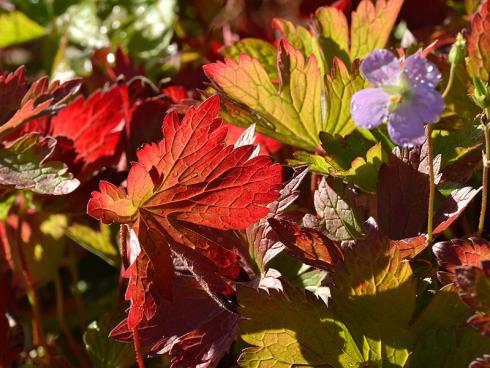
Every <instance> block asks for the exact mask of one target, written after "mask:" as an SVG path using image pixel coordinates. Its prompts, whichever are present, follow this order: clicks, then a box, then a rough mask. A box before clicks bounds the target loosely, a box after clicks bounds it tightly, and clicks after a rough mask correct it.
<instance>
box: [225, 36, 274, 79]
mask: <svg viewBox="0 0 490 368" xmlns="http://www.w3.org/2000/svg"><path fill="white" fill-rule="evenodd" d="M240 54H247V55H248V56H250V57H252V58H255V59H257V60H258V61H259V62H260V64H261V65H262V66H263V67H264V69H265V71H266V72H267V74H268V75H269V77H270V78H271V80H276V79H277V78H278V75H277V50H276V48H275V47H274V46H272V45H271V44H270V43H269V42H267V41H264V40H261V39H258V38H244V39H242V40H240V41H238V42H235V43H234V44H233V45H232V46H229V47H227V48H225V49H224V50H223V55H224V56H228V57H231V58H232V59H233V60H235V61H238V60H239V58H240Z"/></svg>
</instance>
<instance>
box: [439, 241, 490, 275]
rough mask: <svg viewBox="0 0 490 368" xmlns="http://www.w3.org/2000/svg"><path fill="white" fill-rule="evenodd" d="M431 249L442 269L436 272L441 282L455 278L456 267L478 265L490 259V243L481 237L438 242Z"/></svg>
mask: <svg viewBox="0 0 490 368" xmlns="http://www.w3.org/2000/svg"><path fill="white" fill-rule="evenodd" d="M432 251H433V252H434V254H435V256H436V258H437V263H438V264H439V266H440V267H441V268H443V269H444V271H439V272H438V273H437V277H438V278H439V280H440V281H441V283H443V284H448V283H451V282H453V281H454V280H455V276H454V273H455V272H456V268H457V267H460V266H476V267H480V265H481V262H482V261H484V260H490V245H489V243H488V241H486V240H485V239H482V238H469V239H465V240H463V239H453V240H450V241H444V242H439V243H436V244H434V246H433V247H432Z"/></svg>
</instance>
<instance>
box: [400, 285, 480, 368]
mask: <svg viewBox="0 0 490 368" xmlns="http://www.w3.org/2000/svg"><path fill="white" fill-rule="evenodd" d="M470 315H471V312H470V309H469V308H468V307H467V306H466V305H465V304H464V303H463V302H462V301H461V299H460V298H459V296H458V290H457V288H456V287H455V286H454V285H453V284H449V285H447V286H445V287H443V288H442V289H440V290H439V291H438V292H437V293H436V294H435V295H434V296H433V297H432V298H431V301H430V303H429V304H428V305H427V307H426V308H425V309H424V310H423V311H422V313H421V314H420V315H419V316H418V318H417V319H416V320H415V322H414V323H413V324H412V326H411V327H410V334H411V339H412V341H413V344H414V350H413V354H412V356H411V357H410V361H409V365H408V366H409V367H413V368H416V367H421V366H427V367H431V368H432V367H434V368H439V367H440V368H444V367H448V366H451V367H455V368H466V367H468V364H469V363H470V362H471V361H472V360H473V359H474V358H476V357H477V356H479V355H483V354H484V353H486V352H488V351H489V350H490V339H488V338H485V337H483V336H481V335H480V334H479V333H478V332H477V331H474V330H473V329H472V328H470V327H469V326H467V325H466V320H467V319H468V317H469V316H470Z"/></svg>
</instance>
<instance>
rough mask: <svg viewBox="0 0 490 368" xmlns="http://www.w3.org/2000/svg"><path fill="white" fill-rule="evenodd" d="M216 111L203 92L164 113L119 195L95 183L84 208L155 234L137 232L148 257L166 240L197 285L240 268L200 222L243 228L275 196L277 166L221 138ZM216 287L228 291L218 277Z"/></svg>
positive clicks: (222, 130)
mask: <svg viewBox="0 0 490 368" xmlns="http://www.w3.org/2000/svg"><path fill="white" fill-rule="evenodd" d="M218 112H219V99H218V98H217V97H211V98H209V99H207V100H206V101H205V102H203V103H202V104H201V105H200V106H199V107H198V108H191V109H190V110H189V111H188V112H187V113H186V115H185V117H184V119H183V121H182V123H180V122H179V120H178V118H177V115H176V114H175V113H171V114H169V115H168V116H167V118H166V119H165V121H164V125H163V135H164V137H165V138H164V140H163V141H161V142H159V143H158V144H148V145H145V146H144V147H143V148H142V149H141V150H140V151H138V153H137V156H138V162H136V163H134V164H133V166H132V167H131V170H130V172H129V175H128V181H127V194H126V192H125V191H124V190H122V189H119V188H116V187H115V186H113V185H111V184H109V183H105V182H101V184H100V192H93V193H92V198H91V199H90V201H89V203H88V208H87V211H88V213H89V214H90V215H91V216H93V217H95V218H97V219H99V220H101V221H103V222H106V223H110V222H112V221H117V222H120V223H129V224H131V227H132V228H134V227H135V226H136V225H137V224H143V223H144V224H145V226H147V228H148V229H152V231H154V232H155V233H158V234H159V235H158V236H159V237H160V238H161V239H162V240H161V241H160V244H155V241H141V239H140V244H141V250H142V251H143V252H145V253H146V254H147V255H148V257H149V259H150V261H151V262H152V263H155V262H156V261H157V260H156V259H154V257H155V256H156V255H157V254H158V253H159V252H161V251H162V250H159V251H157V250H158V248H161V247H163V248H168V247H170V249H172V250H173V251H174V252H175V253H176V254H178V255H179V256H181V257H182V258H184V260H185V261H186V262H188V267H189V268H190V270H191V272H193V273H194V274H195V275H196V276H197V277H198V279H199V280H200V281H202V282H203V284H205V285H208V284H212V285H218V284H219V282H218V281H216V280H215V278H216V277H218V276H217V275H222V276H224V277H227V278H234V277H237V276H238V274H239V271H240V270H239V267H238V264H237V261H238V260H237V256H236V254H234V252H232V251H230V250H228V249H226V248H225V247H223V246H222V245H221V244H219V243H218V242H216V241H213V240H212V239H210V238H209V236H206V232H205V231H202V227H210V228H214V229H219V230H229V229H235V230H238V229H245V228H247V227H248V226H250V225H251V224H253V223H255V222H256V221H257V220H259V219H260V218H261V217H263V216H265V215H266V214H267V213H268V212H269V209H268V208H267V207H266V205H267V204H268V203H269V202H271V201H273V200H274V199H276V198H277V197H278V195H279V192H278V190H279V189H280V187H281V184H280V183H281V179H282V175H281V173H282V168H281V167H280V166H279V165H275V164H273V163H272V160H271V159H270V158H269V157H266V156H258V157H255V158H252V159H250V156H251V154H252V153H253V151H254V147H253V146H242V147H238V148H233V147H232V146H225V145H224V139H225V137H226V134H227V131H226V127H224V126H223V124H222V122H221V120H219V119H216V117H217V115H218ZM135 231H136V230H135ZM196 259H201V260H202V259H204V260H207V261H208V262H211V263H214V267H211V266H209V263H208V265H207V266H204V265H205V262H202V264H203V266H202V268H201V261H199V262H196ZM209 269H213V270H214V271H213V272H214V273H216V275H213V272H210V271H209ZM217 288H218V289H219V290H220V291H221V292H222V293H224V294H226V293H227V292H229V291H227V290H226V289H227V288H226V284H224V285H221V286H217ZM228 288H229V287H228ZM145 292H146V290H145ZM164 296H165V297H168V295H164ZM139 315H140V314H138V316H139Z"/></svg>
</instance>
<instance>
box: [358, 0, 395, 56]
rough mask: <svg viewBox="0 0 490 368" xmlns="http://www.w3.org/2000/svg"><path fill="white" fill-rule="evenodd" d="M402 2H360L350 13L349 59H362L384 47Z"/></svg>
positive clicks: (367, 0) (393, 0)
mask: <svg viewBox="0 0 490 368" xmlns="http://www.w3.org/2000/svg"><path fill="white" fill-rule="evenodd" d="M402 4H403V0H380V1H376V4H373V3H372V2H371V0H362V1H361V2H360V4H359V6H358V7H357V9H356V10H355V11H354V12H353V13H352V20H351V40H350V57H351V60H354V59H363V58H364V57H365V56H366V55H367V54H369V53H370V52H371V51H374V50H376V49H382V48H384V47H385V46H386V44H387V42H388V39H389V37H390V34H391V31H392V29H393V26H394V25H395V22H396V19H397V17H398V13H399V12H400V9H401V7H402Z"/></svg>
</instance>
